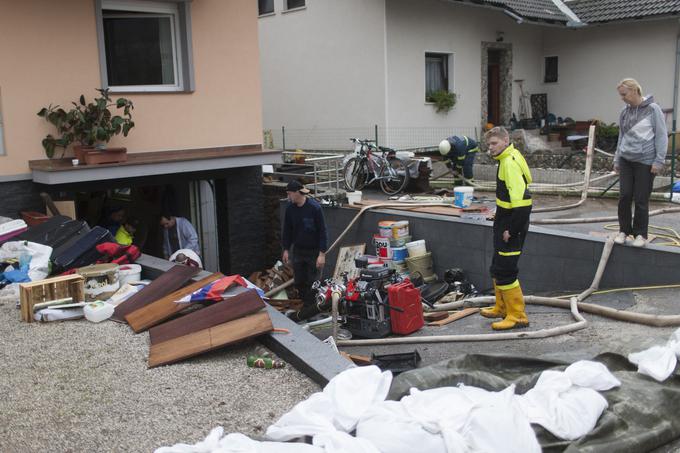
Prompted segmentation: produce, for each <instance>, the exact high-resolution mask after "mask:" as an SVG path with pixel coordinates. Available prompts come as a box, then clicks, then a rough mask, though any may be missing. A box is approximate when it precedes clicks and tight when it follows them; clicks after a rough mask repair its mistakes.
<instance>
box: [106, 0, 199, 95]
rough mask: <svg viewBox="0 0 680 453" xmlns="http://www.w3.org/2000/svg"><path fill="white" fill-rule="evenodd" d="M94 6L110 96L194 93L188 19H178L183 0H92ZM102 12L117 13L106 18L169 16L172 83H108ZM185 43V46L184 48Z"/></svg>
mask: <svg viewBox="0 0 680 453" xmlns="http://www.w3.org/2000/svg"><path fill="white" fill-rule="evenodd" d="M95 2H96V4H97V5H96V7H97V30H98V35H99V63H100V70H101V77H102V85H103V86H105V87H107V88H110V89H111V92H113V93H130V92H134V93H154V92H160V93H163V92H187V91H193V90H194V86H193V64H192V63H193V61H192V55H191V17H190V15H189V14H187V12H188V10H187V12H185V16H184V21H185V23H184V24H182V18H181V17H180V16H181V14H180V8H182V4H183V3H186V2H184V1H182V0H172V1H146V0H95ZM103 10H109V11H110V10H113V11H116V10H120V11H123V12H121V14H120V15H114V16H107V17H134V16H132V15H128V14H126V13H125V12H129V11H131V12H140V13H147V14H149V16H148V17H168V16H170V17H171V18H172V20H171V21H170V32H171V34H172V59H173V73H174V80H175V83H174V84H159V85H110V84H109V82H108V75H107V65H106V51H105V46H106V43H105V40H104V15H103ZM183 44H184V45H183Z"/></svg>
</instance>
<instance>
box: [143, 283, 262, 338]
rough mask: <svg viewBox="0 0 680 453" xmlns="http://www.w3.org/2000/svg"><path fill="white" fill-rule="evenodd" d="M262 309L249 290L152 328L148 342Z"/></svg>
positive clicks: (205, 327)
mask: <svg viewBox="0 0 680 453" xmlns="http://www.w3.org/2000/svg"><path fill="white" fill-rule="evenodd" d="M178 305H182V304H178ZM263 308H264V301H263V300H262V299H261V298H260V296H259V295H258V294H257V291H255V290H254V289H249V290H247V291H244V292H242V293H240V294H237V295H236V296H233V297H230V298H228V299H226V300H223V301H222V302H217V303H215V304H213V305H210V306H208V307H205V308H202V309H200V310H197V311H195V312H192V313H189V314H187V315H184V316H182V317H180V318H177V319H173V320H172V321H168V322H166V323H163V324H161V325H159V326H156V327H154V328H152V329H151V331H149V340H150V341H151V344H156V343H162V342H164V341H168V340H170V339H173V338H177V337H181V336H184V335H188V334H190V333H192V332H197V331H199V330H203V329H207V328H209V327H214V326H216V325H218V324H222V323H225V322H228V321H231V320H234V319H237V318H240V317H242V316H245V315H249V314H251V313H255V312H256V311H259V310H261V309H263Z"/></svg>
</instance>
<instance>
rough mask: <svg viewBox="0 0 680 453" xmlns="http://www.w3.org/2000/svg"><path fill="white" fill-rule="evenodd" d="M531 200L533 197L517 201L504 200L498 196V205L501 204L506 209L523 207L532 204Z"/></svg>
mask: <svg viewBox="0 0 680 453" xmlns="http://www.w3.org/2000/svg"><path fill="white" fill-rule="evenodd" d="M531 201H532V200H531V198H529V199H528V200H517V201H515V202H510V201H503V200H499V199H498V198H496V206H500V207H501V208H505V209H512V208H521V207H524V206H531Z"/></svg>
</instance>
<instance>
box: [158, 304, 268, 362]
mask: <svg viewBox="0 0 680 453" xmlns="http://www.w3.org/2000/svg"><path fill="white" fill-rule="evenodd" d="M272 329H273V326H272V322H271V319H269V314H268V313H267V311H266V310H261V311H259V312H258V313H255V314H252V315H249V316H246V317H243V318H239V319H235V320H233V321H229V322H226V323H224V324H220V325H217V326H215V327H209V328H207V329H203V330H199V331H198V332H193V333H190V334H188V335H184V336H181V337H177V338H173V339H171V340H168V341H164V342H161V343H157V344H152V345H151V347H150V348H149V368H153V367H156V366H159V365H168V364H170V363H175V362H178V361H180V360H183V359H187V358H189V357H193V356H196V355H199V354H202V353H204V352H208V351H212V350H214V349H218V348H221V347H224V346H227V345H230V344H233V343H236V342H239V341H242V340H245V339H247V338H252V337H255V336H258V335H262V334H264V333H267V332H270V331H271V330H272Z"/></svg>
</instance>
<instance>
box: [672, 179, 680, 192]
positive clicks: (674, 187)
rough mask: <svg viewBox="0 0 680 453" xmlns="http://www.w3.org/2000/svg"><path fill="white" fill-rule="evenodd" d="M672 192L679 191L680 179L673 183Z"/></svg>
mask: <svg viewBox="0 0 680 453" xmlns="http://www.w3.org/2000/svg"><path fill="white" fill-rule="evenodd" d="M673 192H680V181H678V182H676V183H675V184H673Z"/></svg>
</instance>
